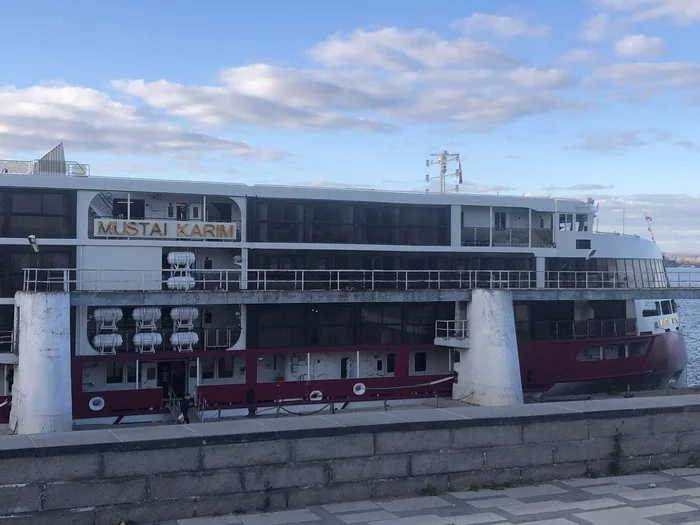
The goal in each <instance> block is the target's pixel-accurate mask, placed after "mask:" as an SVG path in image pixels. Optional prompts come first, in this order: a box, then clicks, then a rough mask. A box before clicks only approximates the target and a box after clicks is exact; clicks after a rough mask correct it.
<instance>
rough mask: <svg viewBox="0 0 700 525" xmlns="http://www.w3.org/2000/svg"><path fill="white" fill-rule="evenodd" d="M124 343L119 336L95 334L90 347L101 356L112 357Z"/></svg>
mask: <svg viewBox="0 0 700 525" xmlns="http://www.w3.org/2000/svg"><path fill="white" fill-rule="evenodd" d="M123 343H124V339H122V336H121V335H119V334H97V335H95V336H94V337H93V338H92V346H93V347H94V348H95V350H99V351H100V353H101V354H103V355H114V354H116V353H117V348H118V347H120V346H121V345H122V344H123Z"/></svg>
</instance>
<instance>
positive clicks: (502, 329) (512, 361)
mask: <svg viewBox="0 0 700 525" xmlns="http://www.w3.org/2000/svg"><path fill="white" fill-rule="evenodd" d="M468 319H469V346H470V348H469V349H457V350H459V352H460V360H459V379H458V382H457V383H455V385H454V388H453V391H452V392H453V394H452V397H453V398H454V399H463V400H464V401H466V402H467V403H472V404H475V405H482V406H501V405H521V404H523V386H522V382H521V380H520V363H519V361H518V344H517V340H516V336H515V317H514V314H513V297H512V295H511V293H510V292H507V291H501V290H473V291H472V300H471V303H470V304H469V313H468Z"/></svg>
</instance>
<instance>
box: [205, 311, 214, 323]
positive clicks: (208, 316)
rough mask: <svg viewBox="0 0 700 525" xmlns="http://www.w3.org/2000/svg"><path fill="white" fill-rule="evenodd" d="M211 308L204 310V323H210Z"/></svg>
mask: <svg viewBox="0 0 700 525" xmlns="http://www.w3.org/2000/svg"><path fill="white" fill-rule="evenodd" d="M211 320H212V315H211V310H204V324H211Z"/></svg>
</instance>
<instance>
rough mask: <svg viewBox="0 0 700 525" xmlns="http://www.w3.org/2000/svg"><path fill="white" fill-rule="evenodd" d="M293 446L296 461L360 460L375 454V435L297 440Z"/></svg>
mask: <svg viewBox="0 0 700 525" xmlns="http://www.w3.org/2000/svg"><path fill="white" fill-rule="evenodd" d="M292 445H293V450H294V456H293V457H294V461H317V460H323V459H343V458H358V457H362V456H371V455H373V454H374V435H372V434H354V435H347V436H333V437H321V438H313V439H297V440H294V441H293V442H292Z"/></svg>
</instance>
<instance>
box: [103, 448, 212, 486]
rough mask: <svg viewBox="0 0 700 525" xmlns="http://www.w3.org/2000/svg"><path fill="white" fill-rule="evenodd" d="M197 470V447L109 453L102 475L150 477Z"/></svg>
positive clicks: (105, 457)
mask: <svg viewBox="0 0 700 525" xmlns="http://www.w3.org/2000/svg"><path fill="white" fill-rule="evenodd" d="M198 468H199V448H198V447H191V448H169V449H161V450H136V451H133V452H109V453H106V454H105V455H104V475H105V477H108V478H109V477H122V476H152V475H154V474H164V473H168V472H183V471H188V470H197V469H198Z"/></svg>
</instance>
